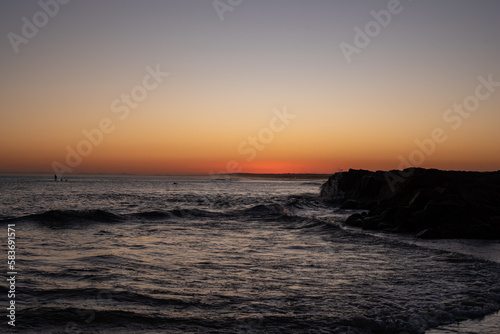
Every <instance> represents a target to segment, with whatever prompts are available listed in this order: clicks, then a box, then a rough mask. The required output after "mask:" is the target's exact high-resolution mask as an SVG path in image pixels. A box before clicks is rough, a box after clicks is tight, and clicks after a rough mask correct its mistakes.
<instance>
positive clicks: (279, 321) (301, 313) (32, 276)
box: [0, 175, 500, 334]
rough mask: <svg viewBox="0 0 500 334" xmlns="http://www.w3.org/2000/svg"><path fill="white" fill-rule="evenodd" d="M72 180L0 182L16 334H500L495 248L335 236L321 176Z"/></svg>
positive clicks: (338, 214)
mask: <svg viewBox="0 0 500 334" xmlns="http://www.w3.org/2000/svg"><path fill="white" fill-rule="evenodd" d="M67 178H68V182H60V181H57V182H55V181H54V180H53V179H51V178H50V177H47V176H43V175H42V176H40V175H33V176H14V175H10V176H1V177H0V182H1V183H0V203H1V207H0V210H1V211H0V220H1V221H2V228H4V229H5V233H4V234H3V235H4V237H3V238H2V239H3V240H2V248H3V249H5V250H6V249H7V237H6V236H7V234H6V233H7V225H8V224H14V225H15V230H16V271H17V276H16V294H15V295H16V296H15V302H16V322H15V324H16V327H15V328H16V330H17V331H19V332H23V333H353V334H354V333H401V334H402V333H424V332H427V333H433V334H436V333H475V332H477V333H484V332H486V333H500V325H499V324H498V322H497V321H496V319H498V316H497V318H495V316H490V317H487V318H485V319H484V320H483V321H482V322H477V320H476V319H481V318H482V317H483V316H484V315H487V314H494V313H495V312H496V311H498V310H499V309H500V279H499V278H500V264H499V261H498V259H499V254H500V247H499V244H498V242H494V241H469V242H468V243H467V242H462V241H419V240H416V239H414V238H413V237H411V236H395V235H384V234H380V233H366V232H363V231H361V230H358V229H353V228H345V227H344V226H343V224H342V222H343V221H344V220H345V218H346V217H347V216H348V215H349V214H350V212H344V211H341V210H339V209H338V208H335V207H333V206H332V205H331V204H330V203H328V202H325V201H324V200H322V199H320V198H319V197H318V194H319V187H320V185H321V184H322V181H318V180H312V181H311V180H269V179H250V178H231V179H224V178H221V179H218V180H214V179H213V178H209V177H152V176H150V177H135V176H75V175H70V176H68V177H67ZM4 254H5V257H7V255H6V254H7V252H6V251H5V252H4ZM6 261H7V259H5V261H4V266H5V268H4V272H7V271H8V270H7V262H6ZM1 289H2V291H0V293H1V294H2V295H3V296H5V299H6V297H7V294H8V288H7V286H6V285H2V287H1ZM5 299H2V300H5ZM5 305H7V304H5ZM3 309H4V311H3V312H4V313H5V314H4V315H3V316H2V317H3V318H4V323H3V324H2V325H1V330H0V331H2V332H4V331H5V332H7V330H9V327H11V326H9V325H8V324H7V321H8V318H7V317H6V316H5V315H7V310H6V309H5V308H3ZM471 319H472V320H471ZM491 319H493V320H491ZM468 320H469V321H468ZM459 321H460V322H459ZM481 326H483V327H481ZM485 326H486V327H485ZM436 328H437V329H436ZM485 328H486V329H485Z"/></svg>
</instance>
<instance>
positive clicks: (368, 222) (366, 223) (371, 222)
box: [361, 216, 382, 230]
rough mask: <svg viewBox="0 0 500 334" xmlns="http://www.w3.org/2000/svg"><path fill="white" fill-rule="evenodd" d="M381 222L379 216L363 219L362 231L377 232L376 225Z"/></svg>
mask: <svg viewBox="0 0 500 334" xmlns="http://www.w3.org/2000/svg"><path fill="white" fill-rule="evenodd" d="M381 222H382V219H381V218H380V216H372V217H367V218H364V219H363V220H362V222H361V224H362V225H361V227H362V228H363V230H378V225H379V224H380V223H381Z"/></svg>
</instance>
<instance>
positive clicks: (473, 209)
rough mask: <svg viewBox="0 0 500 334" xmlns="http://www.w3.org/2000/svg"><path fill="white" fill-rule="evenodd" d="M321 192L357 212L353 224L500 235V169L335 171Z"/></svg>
mask: <svg viewBox="0 0 500 334" xmlns="http://www.w3.org/2000/svg"><path fill="white" fill-rule="evenodd" d="M321 196H322V197H324V198H327V199H329V200H331V201H332V202H334V203H336V204H338V205H340V208H341V209H357V210H366V211H364V212H361V213H354V214H353V215H351V216H350V217H349V218H348V219H347V221H346V224H347V225H351V226H357V227H361V228H363V229H367V230H383V231H387V232H399V233H414V234H415V235H416V236H418V237H420V238H471V239H500V171H497V172H462V171H442V170H436V169H422V168H409V169H406V170H404V171H390V172H383V171H377V172H371V171H366V170H349V171H348V172H340V173H336V174H334V175H332V176H331V177H330V178H329V179H328V181H327V182H326V183H325V184H323V185H322V187H321Z"/></svg>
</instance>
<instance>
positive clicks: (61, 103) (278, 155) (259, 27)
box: [0, 0, 500, 175]
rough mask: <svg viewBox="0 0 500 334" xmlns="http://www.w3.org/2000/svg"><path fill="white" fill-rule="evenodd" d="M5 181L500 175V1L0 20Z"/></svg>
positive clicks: (216, 6)
mask: <svg viewBox="0 0 500 334" xmlns="http://www.w3.org/2000/svg"><path fill="white" fill-rule="evenodd" d="M0 32H1V34H2V35H3V37H2V39H1V42H0V73H1V76H0V106H1V107H0V117H1V118H0V120H1V122H0V143H1V145H0V172H49V173H57V174H58V175H59V174H71V173H137V174H213V173H224V172H244V173H334V172H336V171H339V170H346V169H349V168H356V169H360V168H362V169H369V170H380V169H382V170H388V169H400V168H406V167H409V166H416V167H425V168H440V169H456V170H481V171H484V170H499V169H500V154H499V153H500V152H499V150H500V145H499V144H500V131H498V125H499V124H500V66H499V62H498V60H499V59H500V2H499V1H497V0H474V1H472V0H467V1H465V0H440V1H431V0H413V1H411V0H401V1H397V0H389V1H387V0H383V1H379V0H359V1H354V0H349V1H348V0H310V1H298V0H215V1H212V0H196V1H195V0H163V1H160V0H142V1H138V0H137V1H132V0H100V1H97V0H85V1H83V0H72V1H68V0H59V1H57V0H40V1H28V0H25V1H7V2H4V3H3V4H2V10H1V11H0Z"/></svg>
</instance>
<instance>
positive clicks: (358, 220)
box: [345, 213, 363, 227]
mask: <svg viewBox="0 0 500 334" xmlns="http://www.w3.org/2000/svg"><path fill="white" fill-rule="evenodd" d="M345 224H346V225H349V226H354V227H361V226H363V216H362V215H361V214H359V213H355V214H353V215H350V216H349V218H347V220H346V221H345Z"/></svg>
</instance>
